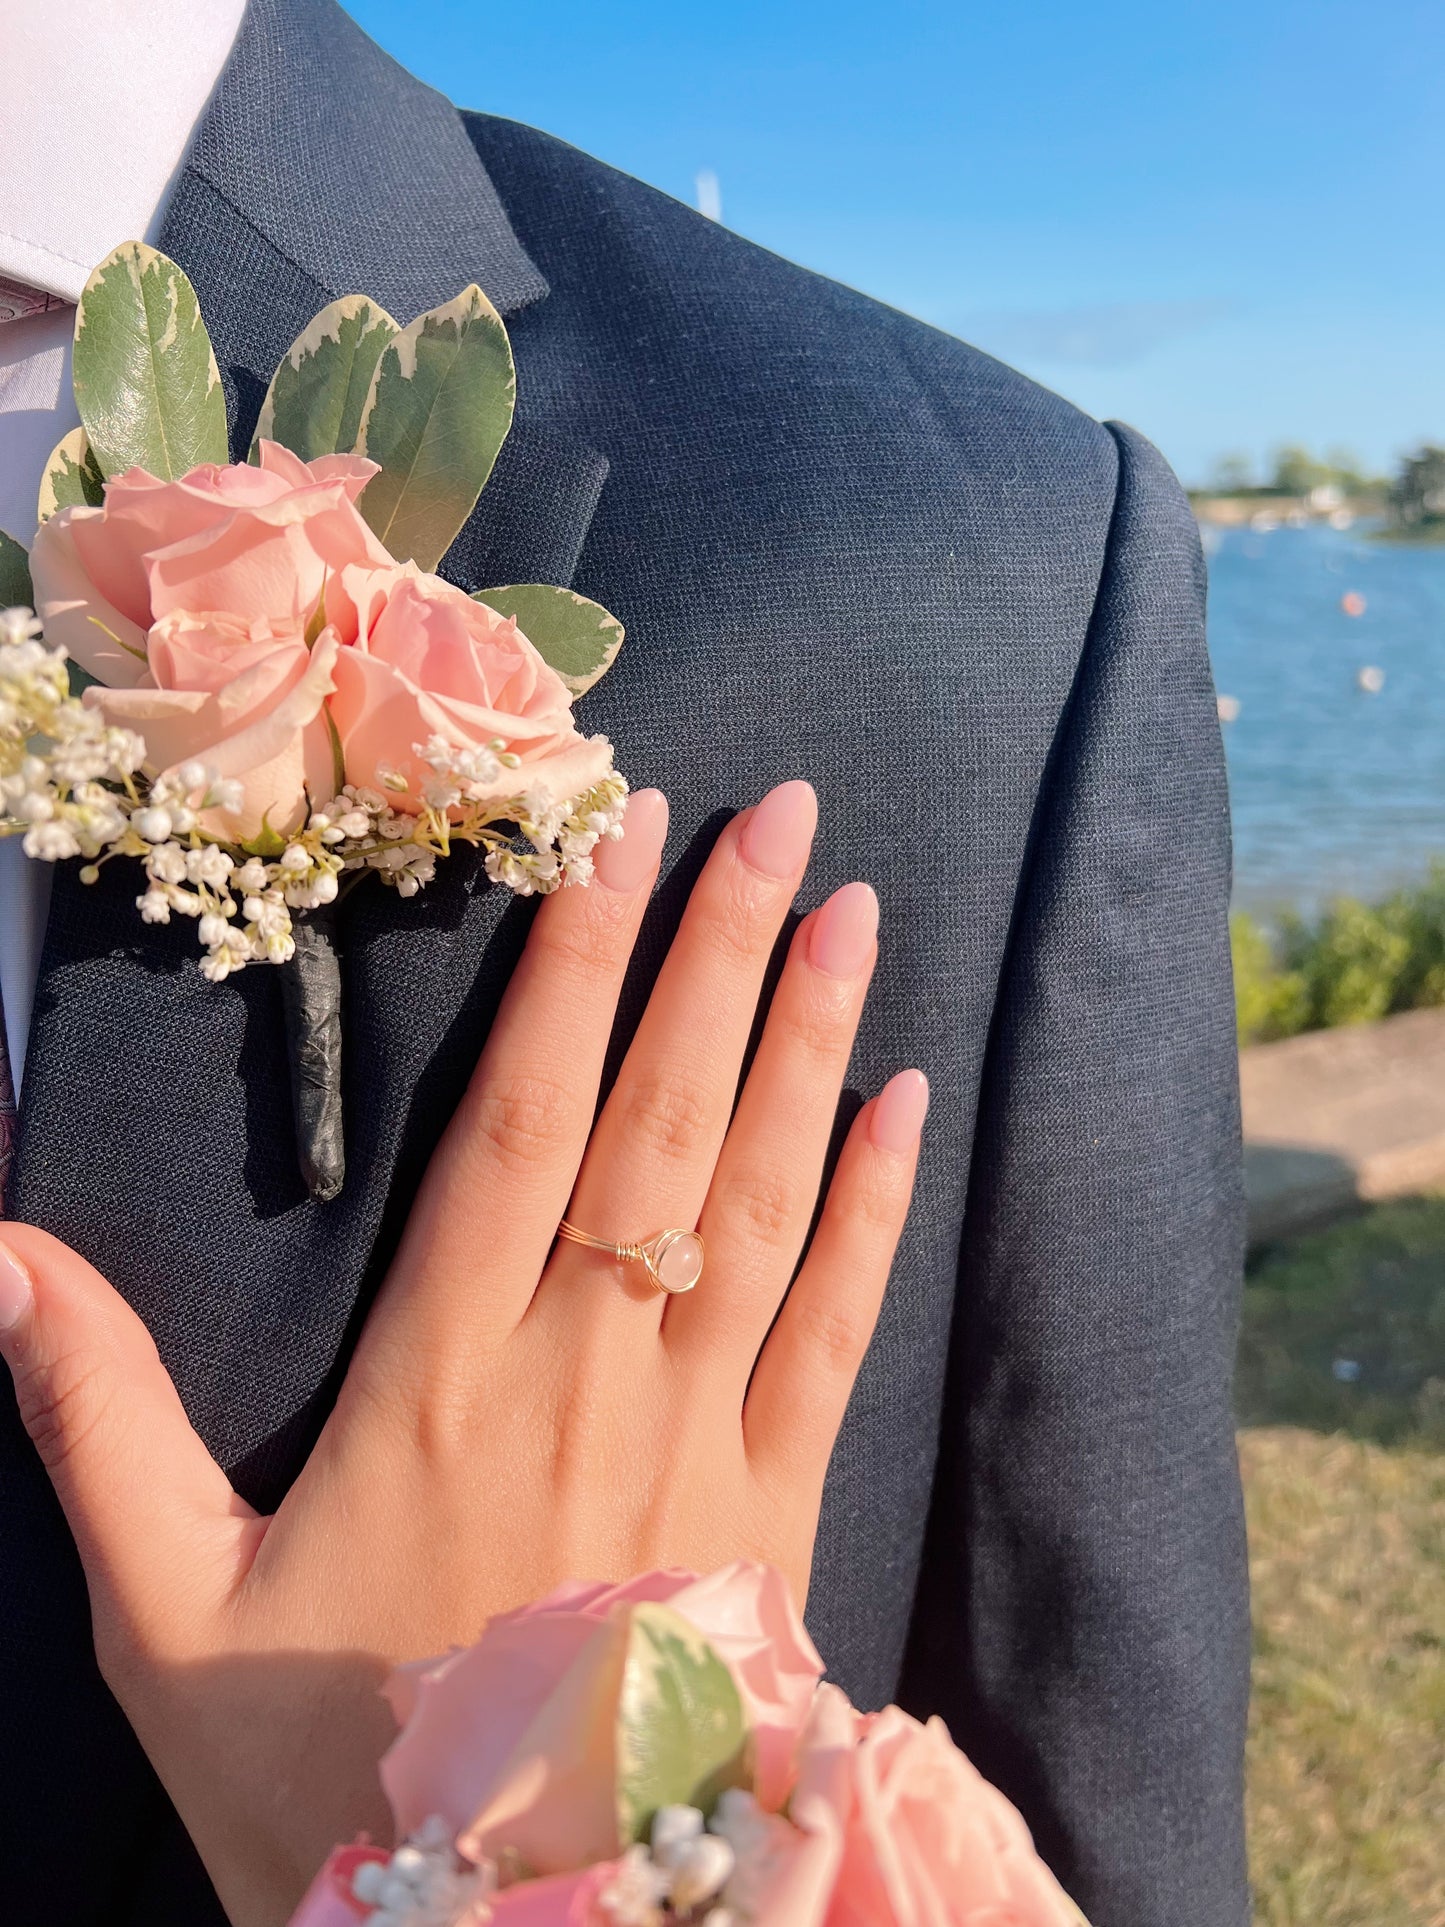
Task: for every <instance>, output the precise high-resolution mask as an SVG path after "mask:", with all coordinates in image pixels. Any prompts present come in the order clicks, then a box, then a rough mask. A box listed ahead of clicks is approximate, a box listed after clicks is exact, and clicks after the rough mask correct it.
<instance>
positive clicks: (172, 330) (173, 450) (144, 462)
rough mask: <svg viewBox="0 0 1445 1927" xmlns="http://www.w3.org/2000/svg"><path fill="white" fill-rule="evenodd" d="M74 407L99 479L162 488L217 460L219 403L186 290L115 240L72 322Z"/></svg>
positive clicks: (146, 252) (222, 433)
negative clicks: (153, 482)
mask: <svg viewBox="0 0 1445 1927" xmlns="http://www.w3.org/2000/svg"><path fill="white" fill-rule="evenodd" d="M74 378H75V405H76V407H77V408H78V409H79V410H80V419H81V420H82V421H83V422H84V423H85V432H86V434H87V436H88V437H89V438H90V446H91V448H92V450H93V451H94V455H95V461H96V464H97V466H98V467H99V469H100V472H101V473H102V475H105V476H111V475H118V474H120V473H121V471H122V470H123V469H127V468H132V467H139V468H143V469H146V470H147V471H148V472H149V473H150V474H152V475H157V476H159V477H160V478H161V480H162V481H167V482H171V481H174V480H175V479H176V477H177V476H180V475H184V474H185V473H186V471H187V470H188V469H192V468H195V467H196V465H197V464H198V463H200V462H224V461H225V460H226V459H227V450H226V399H225V396H224V394H223V393H222V391H221V377H220V374H219V373H218V371H217V368H216V357H215V355H214V354H213V353H212V352H211V340H210V336H209V335H208V334H207V333H206V325H205V323H204V322H203V321H202V319H201V310H200V306H199V304H198V303H197V301H196V293H195V289H194V288H193V287H192V286H191V284H190V282H189V281H188V280H187V279H186V277H185V275H184V274H182V273H181V270H180V269H179V268H178V267H177V266H176V264H175V262H174V261H168V260H167V259H166V257H165V255H163V254H158V253H157V252H156V250H155V249H154V248H149V247H147V246H146V245H145V243H144V242H143V241H124V242H122V243H121V245H120V246H119V247H118V248H116V249H114V250H113V252H112V253H110V254H108V255H107V256H106V257H105V259H104V260H103V261H102V262H101V264H100V266H99V267H98V268H97V269H96V270H95V272H94V274H92V275H91V277H90V279H89V281H87V282H86V284H85V292H84V294H82V295H81V297H80V306H79V307H78V308H77V309H76V314H75V360H74Z"/></svg>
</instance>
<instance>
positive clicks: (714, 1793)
mask: <svg viewBox="0 0 1445 1927" xmlns="http://www.w3.org/2000/svg"><path fill="white" fill-rule="evenodd" d="M616 1760H617V1780H616V1797H617V1825H618V1831H619V1834H620V1836H621V1839H622V1841H623V1842H624V1844H625V1843H626V1842H628V1841H632V1840H643V1839H645V1838H646V1837H647V1833H648V1830H649V1828H650V1827H651V1825H652V1817H653V1815H654V1814H655V1813H656V1812H657V1810H658V1808H659V1807H665V1806H690V1807H700V1808H701V1809H702V1811H703V1812H704V1813H710V1812H711V1811H712V1808H713V1806H714V1805H715V1804H716V1801H717V1797H718V1795H719V1794H720V1793H721V1792H722V1791H723V1789H724V1788H725V1787H730V1786H751V1785H752V1778H753V1761H752V1746H751V1739H750V1735H749V1731H748V1724H747V1718H746V1716H745V1714H744V1712H743V1704H742V1699H741V1696H740V1695H739V1693H738V1689H737V1686H736V1684H735V1683H734V1680H733V1676H732V1674H731V1673H730V1672H729V1671H728V1669H727V1667H726V1665H725V1664H724V1663H723V1661H722V1660H721V1659H720V1658H719V1657H718V1655H717V1653H716V1652H715V1651H714V1650H713V1648H712V1647H711V1646H709V1645H708V1643H707V1641H706V1640H705V1639H704V1638H703V1637H702V1635H701V1634H700V1633H699V1632H698V1631H697V1629H696V1627H694V1626H693V1625H691V1624H690V1623H689V1622H688V1621H687V1620H686V1619H684V1618H683V1617H682V1616H681V1614H679V1613H675V1612H673V1611H672V1610H671V1608H670V1607H667V1606H658V1605H638V1606H634V1607H633V1608H632V1611H631V1613H630V1615H629V1633H628V1641H627V1656H626V1659H625V1660H624V1662H623V1670H622V1690H621V1692H620V1694H619V1696H618V1703H617V1753H616Z"/></svg>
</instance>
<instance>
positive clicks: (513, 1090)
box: [467, 1077, 570, 1173]
mask: <svg viewBox="0 0 1445 1927" xmlns="http://www.w3.org/2000/svg"><path fill="white" fill-rule="evenodd" d="M569 1110H570V1100H569V1097H568V1093H567V1091H566V1090H565V1089H564V1088H563V1086H562V1085H560V1084H557V1083H553V1082H552V1081H551V1080H550V1079H548V1078H544V1077H511V1078H507V1079H504V1080H502V1081H498V1082H492V1083H489V1084H488V1085H487V1086H486V1087H485V1088H484V1089H482V1090H480V1091H478V1092H477V1093H476V1094H475V1096H474V1097H473V1099H472V1101H471V1104H470V1106H469V1116H468V1120H467V1122H468V1125H469V1130H468V1136H470V1137H472V1138H473V1139H474V1141H475V1143H476V1145H477V1147H478V1148H479V1149H480V1150H482V1151H483V1152H484V1153H485V1154H486V1155H487V1156H488V1157H489V1159H490V1160H491V1161H492V1162H493V1163H494V1164H496V1165H498V1166H500V1167H501V1169H502V1170H503V1171H505V1172H509V1173H519V1172H522V1171H526V1170H528V1169H530V1168H531V1167H532V1166H533V1165H535V1164H536V1163H537V1162H538V1160H539V1159H540V1158H542V1157H544V1156H546V1155H547V1153H548V1152H549V1151H551V1150H552V1148H553V1147H554V1146H555V1145H556V1144H557V1142H558V1141H559V1139H560V1137H561V1135H562V1132H563V1127H564V1124H565V1122H566V1118H567V1116H568V1112H569Z"/></svg>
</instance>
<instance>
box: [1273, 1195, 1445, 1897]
mask: <svg viewBox="0 0 1445 1927" xmlns="http://www.w3.org/2000/svg"><path fill="white" fill-rule="evenodd" d="M1337 1359H1348V1360H1352V1361H1353V1362H1354V1363H1355V1364H1356V1365H1358V1367H1359V1376H1358V1378H1357V1380H1355V1382H1353V1383H1344V1382H1341V1381H1340V1380H1339V1379H1338V1378H1337V1377H1336V1376H1335V1375H1334V1372H1333V1369H1332V1368H1333V1366H1334V1363H1335V1361H1336V1360H1337ZM1239 1412H1240V1419H1241V1425H1242V1430H1241V1433H1240V1441H1239V1444H1240V1461H1241V1465H1242V1467H1243V1471H1244V1480H1245V1496H1246V1506H1247V1511H1248V1519H1249V1534H1250V1566H1251V1574H1252V1580H1253V1587H1254V1619H1255V1652H1254V1701H1253V1706H1252V1709H1251V1715H1250V1734H1249V1762H1248V1764H1249V1840H1250V1862H1251V1872H1252V1877H1253V1880H1254V1886H1255V1918H1256V1921H1257V1922H1258V1923H1259V1927H1445V1196H1441V1197H1433V1198H1420V1199H1412V1200H1408V1201H1406V1202H1403V1203H1399V1204H1393V1205H1385V1206H1380V1207H1378V1208H1376V1209H1375V1210H1372V1211H1370V1212H1368V1213H1367V1214H1365V1215H1364V1216H1362V1217H1359V1218H1356V1219H1352V1220H1350V1221H1349V1222H1347V1223H1344V1224H1341V1225H1338V1226H1336V1227H1335V1228H1334V1229H1332V1230H1330V1231H1326V1232H1320V1233H1317V1234H1315V1235H1313V1236H1311V1237H1309V1238H1303V1239H1300V1240H1298V1241H1296V1242H1295V1243H1293V1244H1291V1245H1289V1246H1287V1247H1281V1248H1279V1249H1277V1250H1275V1251H1273V1252H1270V1253H1267V1254H1265V1255H1264V1256H1263V1257H1262V1258H1261V1259H1260V1260H1259V1261H1258V1262H1257V1263H1256V1265H1255V1266H1254V1267H1253V1268H1252V1271H1251V1274H1250V1277H1249V1280H1248V1283H1247V1289H1246V1293H1245V1320H1244V1333H1243V1340H1242V1345H1241V1355H1240V1377H1239Z"/></svg>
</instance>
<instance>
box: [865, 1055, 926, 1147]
mask: <svg viewBox="0 0 1445 1927" xmlns="http://www.w3.org/2000/svg"><path fill="white" fill-rule="evenodd" d="M927 1115H928V1079H927V1078H926V1077H925V1076H924V1075H923V1072H922V1071H900V1072H899V1073H898V1075H897V1077H890V1078H889V1080H888V1082H887V1083H886V1084H885V1085H884V1086H883V1089H882V1090H881V1091H880V1092H879V1093H878V1101H877V1103H876V1104H875V1105H874V1106H873V1115H872V1117H870V1118H869V1120H868V1135H869V1137H870V1138H872V1140H873V1142H874V1143H875V1144H876V1145H877V1146H878V1148H879V1150H880V1151H911V1150H912V1149H913V1147H914V1145H915V1144H916V1143H917V1142H918V1136H919V1133H920V1132H921V1131H922V1129H923V1120H924V1118H925V1117H927Z"/></svg>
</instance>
